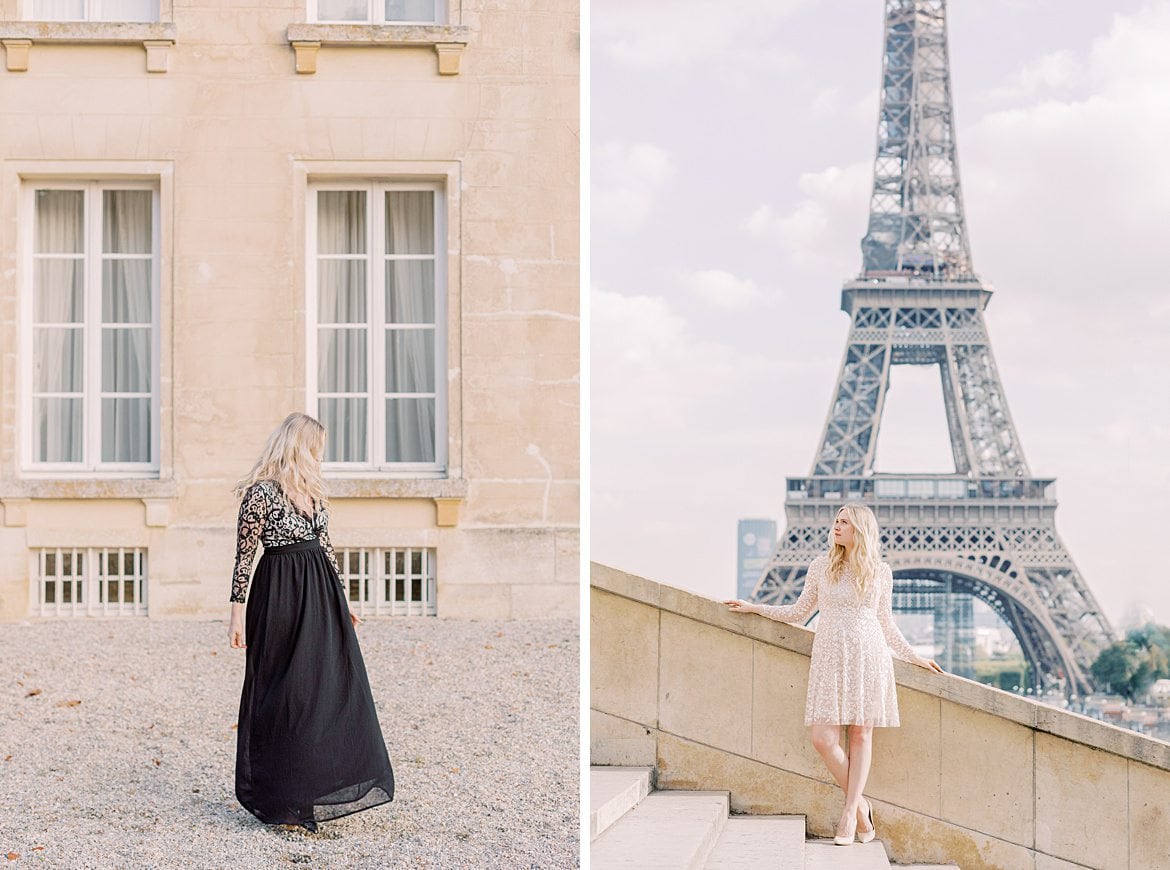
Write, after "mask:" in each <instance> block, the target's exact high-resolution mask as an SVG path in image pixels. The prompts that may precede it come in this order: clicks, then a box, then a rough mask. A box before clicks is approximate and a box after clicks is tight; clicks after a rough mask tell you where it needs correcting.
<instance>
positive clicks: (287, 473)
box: [235, 411, 328, 514]
mask: <svg viewBox="0 0 1170 870" xmlns="http://www.w3.org/2000/svg"><path fill="white" fill-rule="evenodd" d="M324 453H325V427H324V426H322V425H321V423H320V422H318V421H317V420H316V419H314V418H313V417H310V416H309V415H308V414H302V413H300V412H299V411H294V412H293V413H291V414H289V415H288V416H287V417H285V418H284V422H283V423H281V424H280V425H279V426H277V427H276V428H275V429H273V430H272V434H271V435H269V436H268V441H267V443H266V444H265V445H264V450H263V451H262V452H261V454H260V458H259V459H257V460H256V464H255V465H253V466H252V470H251V471H249V472H248V474H247V475H246V476H245V477H244V478H242V479H241V480H240V482H239V483H237V484H236V489H235V494H236V497H237V498H240V497H241V496H243V494H244V492H245V491H246V490H247V489H248V487H250V486H251V485H252V484H254V483H255V482H256V481H258V480H274V481H276V482H277V483H279V484H280V488H281V489H283V490H284V494H285V495H286V496H288V498H289V500H290V501H291V502H292V503H293V504H295V505H296V506H297V507H299V508H300V509H301V510H303V511H304V512H305V513H308V514H311V513H313V512H314V509H316V508H324V507H325V505H326V504H327V503H328V501H327V499H326V498H325V483H324V481H322V480H321V457H322V456H323V455H324Z"/></svg>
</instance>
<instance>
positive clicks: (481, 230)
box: [463, 219, 553, 259]
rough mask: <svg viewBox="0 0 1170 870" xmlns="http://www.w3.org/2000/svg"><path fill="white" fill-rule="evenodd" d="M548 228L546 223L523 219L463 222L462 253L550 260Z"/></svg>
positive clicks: (550, 247) (549, 226) (550, 237)
mask: <svg viewBox="0 0 1170 870" xmlns="http://www.w3.org/2000/svg"><path fill="white" fill-rule="evenodd" d="M552 239H553V235H552V228H551V225H550V224H549V223H541V222H538V221H532V220H530V219H526V220H525V221H523V222H521V221H519V220H515V219H513V220H511V221H508V222H507V223H504V222H502V221H472V220H464V222H463V251H464V253H466V254H469V255H476V254H485V255H486V254H490V255H494V256H507V257H518V258H532V259H536V258H550V257H552V256H553V251H552Z"/></svg>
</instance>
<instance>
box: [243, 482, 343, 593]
mask: <svg viewBox="0 0 1170 870" xmlns="http://www.w3.org/2000/svg"><path fill="white" fill-rule="evenodd" d="M314 538H319V539H320V541H321V547H322V548H323V549H324V550H325V554H326V555H327V556H328V557H329V562H330V563H331V564H332V565H333V570H334V571H336V572H337V582H338V583H341V570H340V569H339V568H338V567H337V557H336V556H335V555H334V554H333V544H332V543H331V542H330V540H329V509H328V508H325V507H322V508H321V509H319V510H317V511H315V512H314V514H313V516H312V517H310V516H308V515H306V514H304V513H302V512H301V511H300V509H298V508H297V507H296V506H295V505H294V504H293V503H292V502H291V501H289V500H288V498H287V496H285V494H284V490H283V489H281V487H280V484H279V483H277V482H276V481H274V480H258V481H256V482H255V483H254V484H252V485H251V486H250V487H248V489H247V491H246V492H245V493H244V497H243V499H242V500H241V502H240V515H239V519H238V520H237V522H236V566H235V569H234V570H233V571H232V597H231V600H232V601H233V602H238V603H241V604H242V603H243V602H244V601H245V600H246V599H247V595H248V583H249V581H250V580H251V578H252V562H253V561H254V559H255V556H256V548H257V547H258V546H259V545H260V544H263V545H264V546H265V547H281V546H284V545H285V544H295V543H297V542H298V541H311V540H313V539H314ZM341 585H342V588H343V589H344V587H345V584H344V583H341Z"/></svg>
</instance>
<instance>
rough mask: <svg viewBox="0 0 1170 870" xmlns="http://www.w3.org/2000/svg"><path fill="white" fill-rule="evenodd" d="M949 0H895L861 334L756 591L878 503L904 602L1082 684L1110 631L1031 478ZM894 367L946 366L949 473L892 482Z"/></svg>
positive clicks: (796, 575)
mask: <svg viewBox="0 0 1170 870" xmlns="http://www.w3.org/2000/svg"><path fill="white" fill-rule="evenodd" d="M962 202H963V199H962V192H961V187H960V183H959V162H958V155H957V152H956V146H955V132H954V113H953V108H952V100H951V88H950V65H949V62H948V58H947V36H946V3H945V0H887V2H886V20H885V60H884V63H883V70H882V90H881V108H880V114H879V120H878V144H877V157H876V160H875V164H874V184H873V196H872V198H871V206H870V216H869V227H868V231H867V233H866V236H865V238H864V239H863V240H862V243H861V248H862V255H863V267H862V272H861V274H860V275H859V276H858V277H857V278H856V279H855V280H852V281H849V282H847V283H846V284H845V286H844V288H843V289H842V293H841V308H842V309H843V310H844V311H845V312H846V313H848V314H849V316H850V318H851V327H850V332H849V339H848V344H847V346H846V349H845V357H844V360H843V361H842V364H841V369H840V374H839V375H838V378H837V387H836V392H835V395H834V397H833V402H832V405H831V407H830V408H829V413H828V417H827V419H826V421H825V427H824V431H823V434H822V436H821V443H820V447H819V449H818V450H817V454H816V459H815V460H814V462H813V467H812V471H811V472H810V474H809V475H808V476H807V477H801V478H789V479H788V482H787V494H786V499H785V505H784V509H785V515H786V519H787V530H786V532H785V533H784V534H783V535H782V537H781V538H780V540H779V542H778V544H777V547H776V550H775V552H774V553H773V555H772V558H771V559H770V561H769V563H768V565H767V567H766V568H765V570H764V572H763V575H762V576H761V578H760V580H759V582H758V583H757V585H756V588H755V590H754V592H753V595H752V597H753V599H754V600H756V601H762V602H767V603H785V602H791V601H794V600H795V599H796V598H797V596H798V595H799V593H800V590H801V588H802V587H803V585H804V574H805V571H806V569H807V566H808V564H809V563H810V562H811V561H812V559H814V558H815V557H816V556H817V555H818V554H819V553H821V552H823V551H824V549H825V547H826V545H827V531H828V528H829V526H830V525H831V523H832V521H833V517H834V515H835V513H836V511H837V510H838V509H839V507H840V505H841V504H842V503H843V502H847V501H850V500H859V501H862V502H864V503H866V504H869V505H870V506H871V507H872V508H873V509H874V510H875V513H876V514H877V518H878V522H879V524H880V525H881V527H882V543H883V550H884V553H885V556H886V559H887V560H888V561H889V563H890V566H891V567H892V568H893V570H894V577H895V584H896V585H895V600H894V604H895V609H897V610H905V611H913V612H925V611H927V610H929V609H931V608H932V607H934V608H936V609H937V608H940V607H942V606H943V605H944V599H945V600H946V601H949V596H951V595H952V594H961V595H971V596H974V597H977V598H979V599H981V600H983V601H984V602H986V603H987V604H988V605H989V606H990V607H991V608H992V609H993V610H994V611H995V612H996V613H997V614H998V615H999V616H1000V617H1001V618H1002V619H1003V620H1004V622H1006V623H1007V625H1008V626H1010V627H1011V629H1012V630H1013V632H1014V633H1015V635H1016V637H1017V639H1018V640H1019V643H1020V646H1021V648H1022V650H1023V653H1024V656H1025V658H1026V659H1027V661H1028V663H1029V665H1030V672H1031V673H1030V680H1031V683H1032V687H1034V688H1035V689H1036V690H1042V689H1049V688H1057V689H1063V690H1064V691H1066V692H1085V691H1088V690H1090V689H1091V688H1092V676H1091V674H1090V666H1091V664H1092V662H1093V660H1094V659H1095V658H1096V656H1097V654H1098V653H1099V652H1100V650H1101V649H1102V648H1103V647H1104V646H1105V645H1107V644H1108V643H1110V642H1111V641H1112V640H1113V639H1114V638H1115V635H1114V632H1113V629H1112V628H1111V627H1110V625H1109V623H1108V621H1107V619H1106V618H1105V615H1104V614H1103V613H1102V612H1101V609H1100V607H1099V606H1098V604H1097V602H1096V600H1095V599H1094V597H1093V594H1092V592H1091V591H1090V590H1089V587H1088V585H1087V584H1086V583H1085V581H1084V579H1083V577H1082V576H1081V574H1080V572H1079V571H1078V570H1077V567H1076V565H1075V564H1074V563H1073V560H1072V556H1071V555H1070V554H1069V552H1068V550H1067V548H1066V547H1065V546H1064V543H1063V542H1062V541H1061V539H1060V536H1059V535H1058V534H1057V531H1056V525H1055V511H1056V498H1055V481H1054V480H1053V479H1051V478H1038V477H1033V476H1032V474H1031V472H1030V471H1029V469H1028V464H1027V462H1026V460H1025V459H1024V452H1023V449H1022V447H1021V445H1020V439H1019V436H1018V435H1017V434H1016V430H1015V426H1014V425H1013V423H1012V419H1011V415H1010V413H1009V411H1008V404H1007V399H1006V397H1005V395H1004V390H1003V386H1002V384H1001V383H1000V379H999V374H998V372H997V370H996V366H995V360H994V357H993V355H992V351H991V342H990V339H989V337H988V334H987V329H986V326H985V323H984V318H983V311H984V309H985V308H986V307H987V304H988V302H989V301H990V299H991V290H990V289H988V288H987V287H985V286H984V285H983V284H982V282H981V281H980V280H979V278H978V277H977V276H976V274H975V273H974V271H973V269H972V264H971V253H970V246H969V243H968V240H967V231H966V224H965V222H964V218H963V206H962ZM896 365H920V366H922V365H929V366H937V367H938V370H939V373H940V377H941V379H942V388H943V396H944V401H945V405H946V416H947V424H948V428H949V431H950V441H951V452H952V455H953V457H954V463H955V472H954V473H953V474H941V475H938V474H936V475H930V474H880V473H875V472H874V467H873V465H874V451H875V448H876V445H877V434H878V428H879V425H880V423H881V416H882V408H883V405H884V402H885V397H886V392H887V390H888V387H889V383H890V368H891V366H896Z"/></svg>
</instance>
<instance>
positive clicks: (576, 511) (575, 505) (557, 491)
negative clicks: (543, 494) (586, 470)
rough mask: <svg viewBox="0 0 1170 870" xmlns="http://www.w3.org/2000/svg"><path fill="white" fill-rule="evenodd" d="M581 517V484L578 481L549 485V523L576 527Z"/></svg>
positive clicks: (547, 511) (563, 481) (547, 515)
mask: <svg viewBox="0 0 1170 870" xmlns="http://www.w3.org/2000/svg"><path fill="white" fill-rule="evenodd" d="M580 517H581V484H580V483H579V482H578V481H576V480H554V481H553V482H552V483H551V484H550V485H549V493H548V508H547V510H546V511H545V519H546V521H547V522H549V523H552V524H554V525H557V526H566V525H576V524H577V522H578V520H579V519H580Z"/></svg>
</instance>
